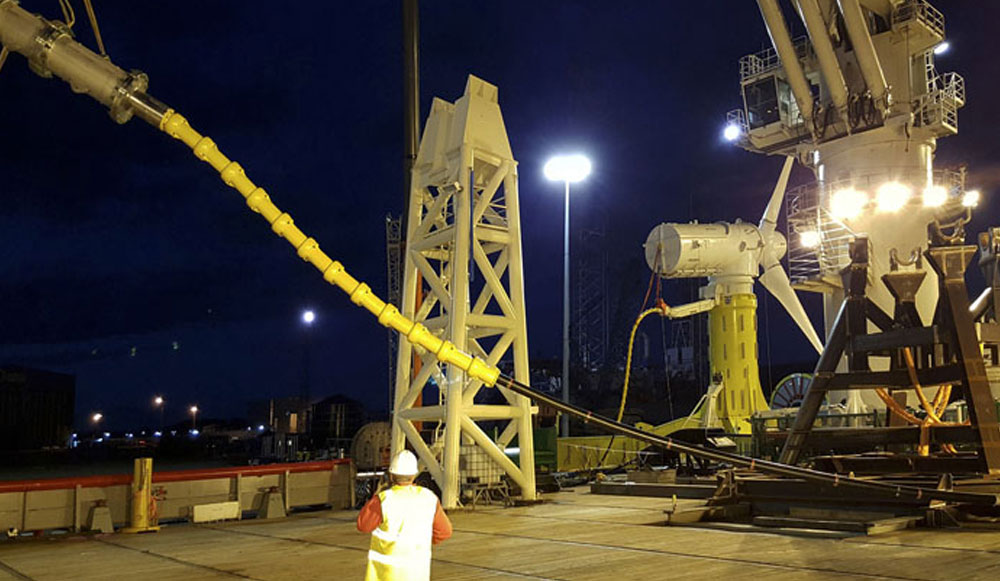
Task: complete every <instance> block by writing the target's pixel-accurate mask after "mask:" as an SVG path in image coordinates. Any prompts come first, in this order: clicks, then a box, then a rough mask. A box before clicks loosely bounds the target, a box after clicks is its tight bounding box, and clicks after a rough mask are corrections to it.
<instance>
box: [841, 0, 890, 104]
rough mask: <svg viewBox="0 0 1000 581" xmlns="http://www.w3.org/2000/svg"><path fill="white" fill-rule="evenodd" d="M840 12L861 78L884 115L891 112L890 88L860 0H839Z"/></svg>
mask: <svg viewBox="0 0 1000 581" xmlns="http://www.w3.org/2000/svg"><path fill="white" fill-rule="evenodd" d="M837 4H838V5H839V6H840V12H841V14H843V15H844V26H845V27H846V28H847V34H848V36H850V37H851V44H853V45H854V54H855V55H856V56H857V59H858V67H860V69H861V76H863V77H864V79H865V84H866V85H868V90H869V91H870V92H871V94H872V98H874V99H875V102H876V103H878V106H879V107H880V108H881V109H882V113H883V114H884V113H885V112H887V111H888V110H889V104H890V103H889V86H888V84H887V83H886V80H885V73H884V72H883V71H882V65H881V64H880V63H879V60H878V53H877V52H875V44H874V43H873V42H872V37H871V35H870V34H868V24H867V23H866V22H865V15H864V13H863V12H861V5H860V4H859V3H858V0H837Z"/></svg>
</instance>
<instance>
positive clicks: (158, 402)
mask: <svg viewBox="0 0 1000 581" xmlns="http://www.w3.org/2000/svg"><path fill="white" fill-rule="evenodd" d="M164 404H166V401H165V400H164V399H163V396H162V395H158V396H156V397H154V398H153V407H155V408H159V410H160V433H163V407H164Z"/></svg>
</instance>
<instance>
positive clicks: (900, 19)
mask: <svg viewBox="0 0 1000 581" xmlns="http://www.w3.org/2000/svg"><path fill="white" fill-rule="evenodd" d="M913 22H920V23H922V24H923V25H924V26H926V27H927V28H928V29H929V30H931V31H932V32H934V33H935V34H937V35H938V36H940V37H941V38H944V14H941V12H940V11H939V10H938V9H937V8H934V7H933V6H931V5H930V3H929V2H927V0H905V1H904V2H903V3H901V4H900V5H899V6H897V7H896V9H895V10H893V11H892V24H893V26H896V27H899V26H902V25H905V24H910V23H913Z"/></svg>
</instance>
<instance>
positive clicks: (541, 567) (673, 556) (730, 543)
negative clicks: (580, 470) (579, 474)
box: [0, 488, 1000, 580]
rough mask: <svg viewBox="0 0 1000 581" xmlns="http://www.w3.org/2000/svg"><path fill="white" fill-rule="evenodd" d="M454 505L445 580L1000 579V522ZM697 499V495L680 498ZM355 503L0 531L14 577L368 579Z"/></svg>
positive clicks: (640, 505) (441, 568)
mask: <svg viewBox="0 0 1000 581" xmlns="http://www.w3.org/2000/svg"><path fill="white" fill-rule="evenodd" d="M546 501H547V502H545V503H544V504H540V505H535V506H525V507H518V508H500V507H482V508H476V509H475V510H465V511H456V512H453V513H452V514H451V518H452V521H453V523H454V526H455V534H454V537H453V538H452V539H451V540H449V541H448V542H446V543H444V544H441V545H439V546H437V547H436V548H435V549H434V563H433V572H432V577H433V578H434V579H499V578H512V579H514V578H520V579H567V580H570V579H573V580H576V579H580V580H584V579H595V580H596V579H601V580H607V579H616V578H617V579H667V578H685V579H707V580H708V579H710V580H718V579H723V578H725V579H750V578H754V577H763V576H777V578H780V579H783V580H784V579H810V580H811V579H948V580H952V579H983V580H987V579H989V580H995V579H1000V528H998V529H996V530H983V529H970V530H929V529H911V530H905V531H900V532H895V533H889V534H885V535H880V536H874V537H866V536H841V537H837V538H820V537H816V538H811V537H806V536H802V535H789V534H778V533H773V532H761V531H759V530H757V529H754V530H752V531H751V530H732V529H730V530H719V529H713V528H692V527H666V526H663V522H664V519H663V508H665V506H666V505H667V502H668V501H667V500H665V499H656V498H635V497H615V496H601V495H592V494H590V493H589V492H587V491H586V490H585V489H583V488H581V489H576V491H567V492H560V493H558V494H552V495H547V496H546ZM681 502H693V501H681ZM356 516H357V512H356V511H323V512H312V513H301V514H296V515H293V516H291V517H289V518H286V519H280V520H273V521H254V520H248V521H242V522H227V523H217V524H207V525H174V526H166V527H164V529H163V530H162V531H161V532H159V533H150V534H143V535H125V534H114V535H96V536H52V537H45V538H36V539H24V538H21V539H17V540H14V541H0V580H3V579H39V580H49V579H79V580H90V579H111V578H116V579H184V580H190V579H216V578H220V579H221V578H242V579H261V580H278V579H361V578H362V577H363V575H364V568H365V560H366V553H367V550H368V537H367V536H366V535H362V534H360V533H358V532H357V531H356V530H355V528H354V519H355V517H356Z"/></svg>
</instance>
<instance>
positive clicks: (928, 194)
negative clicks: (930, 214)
mask: <svg viewBox="0 0 1000 581" xmlns="http://www.w3.org/2000/svg"><path fill="white" fill-rule="evenodd" d="M947 201H948V190H946V189H945V188H944V186H928V187H927V188H925V189H924V207H926V208H940V207H941V206H943V205H944V203H945V202H947Z"/></svg>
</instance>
